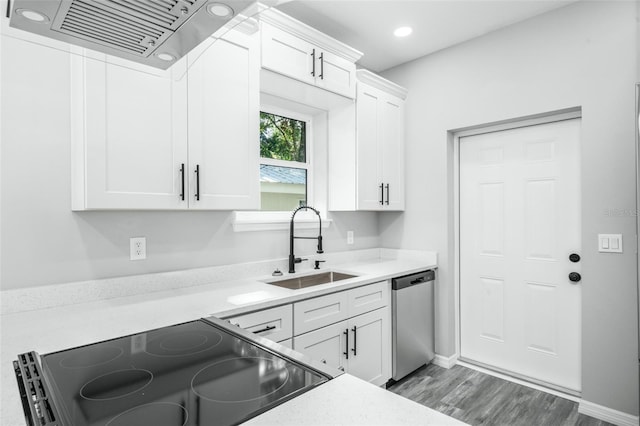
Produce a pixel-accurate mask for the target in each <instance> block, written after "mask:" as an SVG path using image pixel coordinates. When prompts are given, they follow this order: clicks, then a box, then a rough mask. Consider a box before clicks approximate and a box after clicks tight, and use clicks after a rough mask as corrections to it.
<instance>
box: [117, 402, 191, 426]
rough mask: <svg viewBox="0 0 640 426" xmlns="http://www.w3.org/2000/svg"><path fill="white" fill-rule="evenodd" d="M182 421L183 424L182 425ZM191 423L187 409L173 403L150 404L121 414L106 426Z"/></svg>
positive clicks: (166, 425) (169, 425)
mask: <svg viewBox="0 0 640 426" xmlns="http://www.w3.org/2000/svg"><path fill="white" fill-rule="evenodd" d="M181 421H182V423H180V422H181ZM188 421H189V413H188V412H187V409H186V408H184V407H183V406H182V405H180V404H175V403H173V402H150V403H149V404H142V405H139V406H137V407H134V408H132V409H130V410H127V411H125V412H124V413H120V414H118V415H117V416H115V417H114V418H113V419H111V420H110V421H109V422H108V423H107V424H106V425H105V426H132V425H147V424H148V425H154V426H186V425H187V422H188Z"/></svg>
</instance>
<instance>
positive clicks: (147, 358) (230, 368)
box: [14, 319, 331, 426]
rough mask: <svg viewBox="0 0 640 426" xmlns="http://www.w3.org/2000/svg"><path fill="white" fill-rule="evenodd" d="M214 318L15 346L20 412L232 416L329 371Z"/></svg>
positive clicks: (124, 418)
mask: <svg viewBox="0 0 640 426" xmlns="http://www.w3.org/2000/svg"><path fill="white" fill-rule="evenodd" d="M216 322H217V323H216ZM216 322H211V321H208V320H205V319H203V320H197V321H192V322H187V323H184V324H178V325H174V326H171V327H164V328H160V329H156V330H151V331H148V332H145V333H139V334H134V335H131V336H125V337H121V338H117V339H113V340H108V341H104V342H100V343H96V344H92V345H87V346H82V347H78V348H73V349H68V350H64V351H60V352H54V353H50V354H47V355H43V356H38V355H37V354H36V353H35V352H29V353H26V354H22V355H19V356H18V360H17V361H16V362H15V363H14V367H15V368H16V375H17V377H18V382H19V386H20V388H21V389H20V391H21V393H22V397H23V405H24V408H25V414H26V416H27V422H29V421H31V422H32V424H38V425H40V424H43V425H49V424H50V425H73V426H83V425H91V426H93V425H100V426H122V425H128V426H129V425H131V426H133V425H136V426H137V425H154V426H165V425H166V426H188V425H193V426H198V425H233V424H238V423H241V422H243V421H245V420H248V419H249V418H251V417H254V416H256V415H258V414H260V413H262V412H264V411H266V410H268V409H270V408H273V407H274V406H276V405H278V404H281V403H283V402H285V401H287V400H289V399H291V398H293V397H295V396H297V395H299V394H301V393H303V392H305V391H306V390H309V389H311V388H313V387H315V386H317V385H319V384H322V383H324V382H326V381H327V380H329V379H330V378H331V376H326V375H324V374H322V373H320V372H319V371H316V370H314V369H312V368H311V367H309V366H306V365H304V364H301V363H299V362H297V361H294V360H293V359H290V358H287V357H285V356H283V355H281V354H279V353H277V352H275V351H272V350H270V349H268V348H266V347H262V346H260V345H259V344H257V343H256V342H254V341H252V340H251V339H248V338H247V337H246V336H243V335H242V333H235V332H234V331H233V330H230V329H227V327H226V326H224V325H221V324H220V323H221V321H219V320H216ZM38 370H40V371H38ZM28 424H29V423H28Z"/></svg>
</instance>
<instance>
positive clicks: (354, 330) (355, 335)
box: [351, 325, 358, 356]
mask: <svg viewBox="0 0 640 426" xmlns="http://www.w3.org/2000/svg"><path fill="white" fill-rule="evenodd" d="M351 331H353V349H351V350H352V351H353V356H356V355H358V353H357V352H356V346H357V345H358V343H357V342H358V340H357V339H358V335H357V334H356V333H357V331H358V329H357V328H356V326H355V325H354V326H353V328H352V329H351Z"/></svg>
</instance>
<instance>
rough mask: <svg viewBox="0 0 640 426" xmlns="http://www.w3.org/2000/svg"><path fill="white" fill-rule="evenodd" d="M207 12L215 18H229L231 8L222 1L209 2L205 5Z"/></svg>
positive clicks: (231, 12)
mask: <svg viewBox="0 0 640 426" xmlns="http://www.w3.org/2000/svg"><path fill="white" fill-rule="evenodd" d="M207 12H209V15H211V16H215V17H216V18H229V17H231V16H233V9H231V8H230V7H229V6H227V5H226V4H222V3H209V4H208V5H207Z"/></svg>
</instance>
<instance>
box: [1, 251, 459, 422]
mask: <svg viewBox="0 0 640 426" xmlns="http://www.w3.org/2000/svg"><path fill="white" fill-rule="evenodd" d="M429 259H430V258H425V259H420V260H419V259H412V258H408V259H406V258H402V259H401V258H396V259H382V258H381V259H369V260H364V261H356V262H351V263H344V264H340V265H339V266H338V267H335V268H331V269H332V270H337V271H341V272H349V273H352V274H354V275H358V277H356V278H351V279H348V280H344V281H338V282H335V283H329V284H323V285H318V286H314V287H309V288H305V289H300V290H290V289H286V288H281V287H277V286H273V285H269V284H265V283H264V282H261V281H262V280H265V279H270V278H273V277H271V276H266V277H264V276H263V277H258V278H253V279H240V280H236V281H222V282H217V283H213V284H207V285H199V286H194V287H185V288H179V289H173V290H168V291H159V292H149V293H145V294H139V295H135V296H128V297H118V298H112V299H106V300H98V301H94V302H90V303H80V304H74V305H66V306H60V307H55V308H50V309H41V310H35V311H27V312H17V313H11V314H6V315H2V316H0V321H1V322H0V329H1V335H0V339H1V343H2V345H1V347H2V348H1V352H0V367H1V372H2V386H1V387H0V402H1V403H0V410H1V412H0V424H2V425H4V426H13V425H23V424H24V417H23V413H22V407H21V404H20V399H19V395H18V391H17V386H16V379H15V376H14V372H13V367H12V360H14V359H15V358H16V356H17V355H18V354H19V353H24V352H28V351H32V350H35V351H37V352H38V353H40V354H46V353H50V352H54V351H58V350H63V349H68V348H71V347H75V346H80V345H86V344H89V343H94V342H99V341H102V340H106V339H112V338H116V337H120V336H123V335H128V334H133V333H138V332H142V331H145V330H150V329H154V328H159V327H164V326H169V325H173V324H176V323H180V322H186V321H190V320H193V319H197V318H202V317H207V316H210V315H216V316H219V317H228V316H231V315H237V314H241V313H246V312H250V311H255V310H259V309H263V308H267V307H271V306H276V305H281V304H285V303H291V302H294V301H297V300H301V299H305V298H309V297H315V296H320V295H323V294H328V293H331V292H335V291H339V290H345V289H349V288H354V287H358V286H361V285H365V284H370V283H373V282H378V281H382V280H386V279H389V278H392V277H396V276H399V275H404V274H408V273H412V272H418V271H420V270H424V269H429V268H433V267H435V261H433V260H429ZM429 262H432V263H429ZM328 269H329V268H328ZM308 272H309V271H306V273H308ZM285 275H287V276H288V274H285ZM287 276H285V277H283V278H286V277H287ZM341 377H342V376H341ZM343 381H344V382H348V381H349V379H342V380H340V381H339V382H338V383H341V382H343ZM333 382H335V380H334V381H333ZM330 383H332V382H330ZM363 383H364V382H363ZM366 385H367V386H368V387H370V388H371V389H372V390H371V392H373V394H372V395H378V394H377V393H376V392H377V390H380V391H381V392H383V393H384V394H385V395H388V397H389V398H390V399H389V401H392V400H393V401H396V400H397V399H396V398H398V397H397V396H396V395H394V394H392V393H390V392H386V391H383V390H381V389H379V388H377V387H375V386H373V385H368V384H366ZM333 386H335V385H334V384H333V383H332V384H331V385H330V386H328V387H325V385H323V386H321V387H319V388H318V389H314V390H313V391H310V392H307V394H309V396H306V398H305V399H304V400H303V401H306V400H308V399H309V398H312V397H313V398H320V400H323V398H328V397H329V396H328V395H324V396H323V394H324V393H325V390H324V389H326V392H329V393H333V392H331V391H330V389H329V388H330V387H333ZM305 395H306V394H305ZM305 395H303V396H305ZM381 395H382V394H379V395H378V396H381ZM297 399H298V398H296V399H295V400H297ZM401 399H402V398H401ZM403 400H404V399H403ZM292 401H293V400H292ZM405 401H408V400H405ZM290 404H291V402H288V403H287V404H284V405H283V406H281V407H282V408H280V407H278V408H280V410H279V411H278V412H280V411H282V410H284V409H286V407H288V406H290ZM364 404H366V406H368V405H370V404H369V402H366V400H364V401H360V402H359V405H358V406H364ZM415 405H416V406H417V407H420V408H422V409H424V410H429V409H427V408H426V407H422V406H420V405H419V404H415ZM295 406H297V404H294V405H292V407H295ZM371 408H372V409H373V407H371ZM414 408H415V407H414ZM416 409H417V408H416ZM361 411H362V410H361ZM431 411H432V410H429V412H431ZM319 412H320V411H319ZM425 413H427V412H426V411H425V412H424V413H423V416H424V415H425ZM266 414H268V413H265V414H263V415H261V416H260V417H259V418H262V417H263V416H265V415H266ZM362 414H363V415H364V413H362ZM445 417H446V416H445ZM265 418H266V419H267V420H266V422H265V423H260V424H270V423H269V422H270V421H271V420H270V419H272V417H268V416H267V417H265ZM321 418H322V417H319V419H321ZM256 419H258V418H256ZM278 423H280V422H278ZM253 424H258V423H253ZM291 424H293V423H291ZM297 424H300V423H297ZM422 424H424V423H422ZM438 424H439V423H438ZM447 424H449V423H447Z"/></svg>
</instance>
